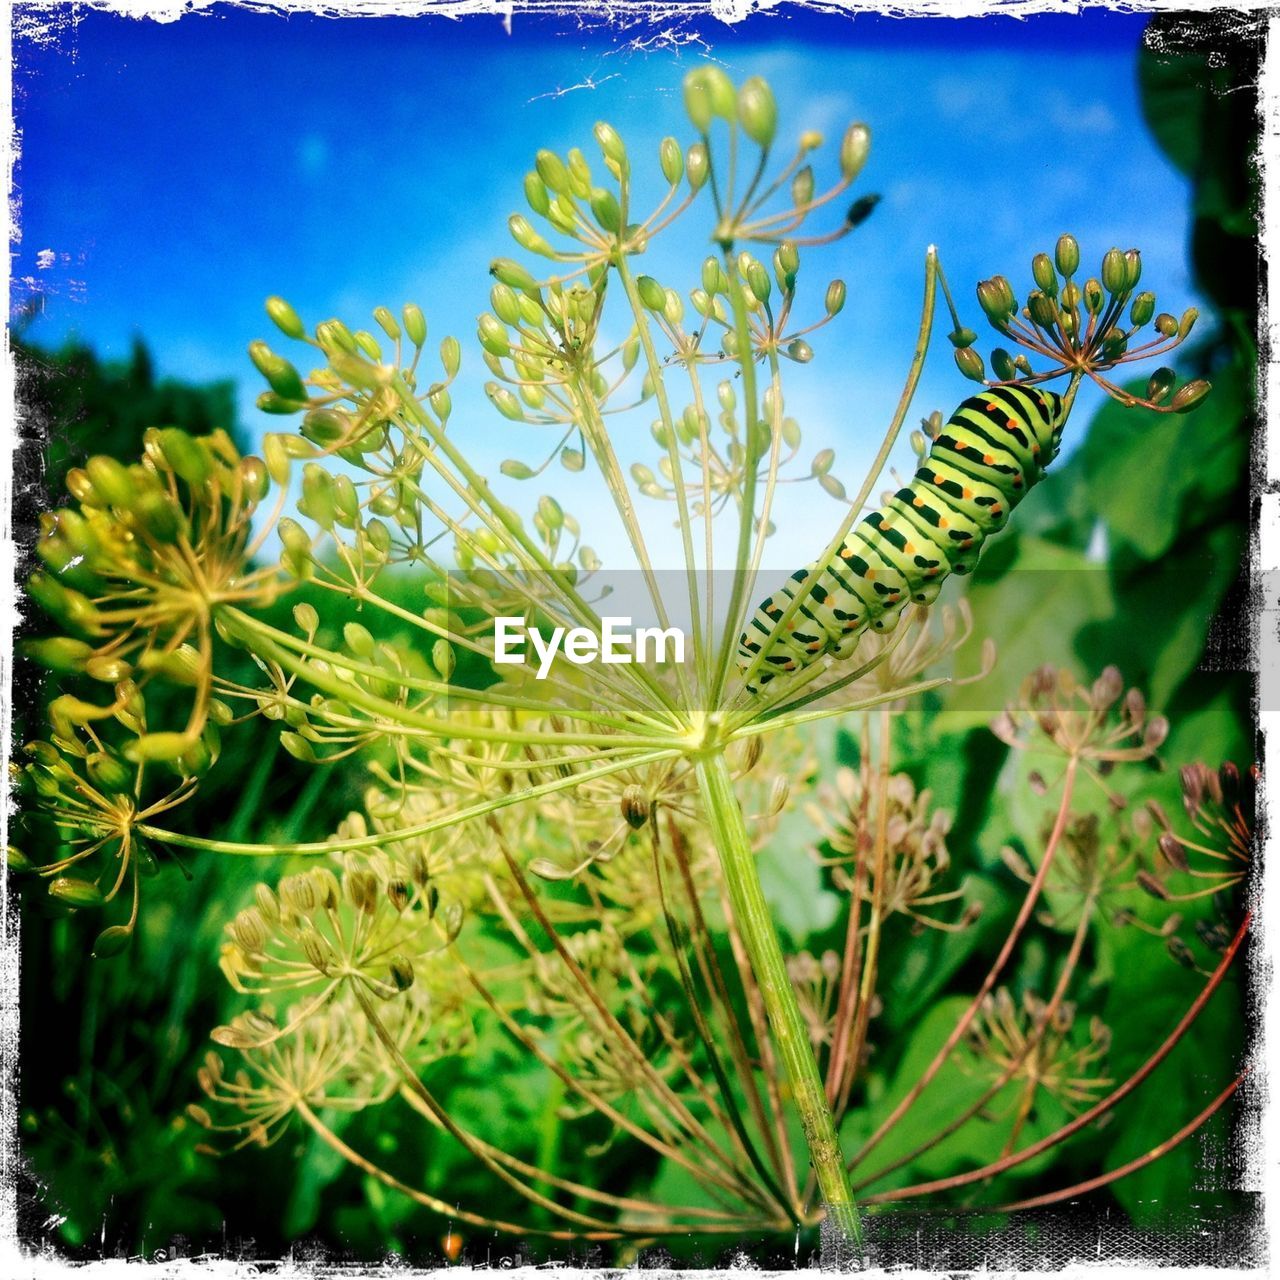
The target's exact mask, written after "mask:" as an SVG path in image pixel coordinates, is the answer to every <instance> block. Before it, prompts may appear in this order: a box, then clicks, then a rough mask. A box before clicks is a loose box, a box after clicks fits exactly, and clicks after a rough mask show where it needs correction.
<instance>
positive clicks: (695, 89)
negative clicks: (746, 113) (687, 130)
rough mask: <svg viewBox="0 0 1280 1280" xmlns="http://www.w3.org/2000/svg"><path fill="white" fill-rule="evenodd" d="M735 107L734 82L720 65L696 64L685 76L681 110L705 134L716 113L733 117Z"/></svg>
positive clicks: (728, 118) (722, 117)
mask: <svg viewBox="0 0 1280 1280" xmlns="http://www.w3.org/2000/svg"><path fill="white" fill-rule="evenodd" d="M736 107H737V98H736V95H735V94H734V92H733V81H732V80H730V79H729V77H728V76H727V75H725V73H724V72H723V71H721V70H720V68H719V67H711V66H703V67H698V68H696V69H695V70H693V71H690V72H689V74H688V75H687V76H685V78H684V109H685V111H686V112H687V113H688V116H689V119H690V120H691V121H692V122H693V127H694V128H695V129H697V130H698V132H699V133H706V132H707V131H708V130H709V129H710V128H711V122H712V120H713V119H715V117H716V116H719V117H720V118H721V119H723V120H732V119H733V118H734V115H735V109H736Z"/></svg>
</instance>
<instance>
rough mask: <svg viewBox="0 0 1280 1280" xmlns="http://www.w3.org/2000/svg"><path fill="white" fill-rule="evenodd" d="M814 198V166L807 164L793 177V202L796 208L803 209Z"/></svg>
mask: <svg viewBox="0 0 1280 1280" xmlns="http://www.w3.org/2000/svg"><path fill="white" fill-rule="evenodd" d="M812 199H813V166H812V165H808V164H807V165H805V166H804V168H803V169H801V170H800V171H799V172H798V173H797V174H796V176H795V177H794V178H792V179H791V204H792V206H793V207H794V208H796V209H803V208H804V207H805V205H807V204H808V203H809V201H810V200H812Z"/></svg>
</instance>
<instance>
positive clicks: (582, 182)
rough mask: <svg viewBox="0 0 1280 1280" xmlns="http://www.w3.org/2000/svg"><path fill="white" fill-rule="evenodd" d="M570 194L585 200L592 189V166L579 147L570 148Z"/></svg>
mask: <svg viewBox="0 0 1280 1280" xmlns="http://www.w3.org/2000/svg"><path fill="white" fill-rule="evenodd" d="M568 159H569V194H570V195H573V196H577V198H578V199H579V200H585V199H586V198H587V194H588V192H589V191H590V190H591V168H590V166H589V165H588V164H587V161H586V158H585V157H584V156H583V154H582V152H581V151H579V150H578V148H577V147H570V148H569V157H568Z"/></svg>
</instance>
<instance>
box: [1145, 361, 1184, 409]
mask: <svg viewBox="0 0 1280 1280" xmlns="http://www.w3.org/2000/svg"><path fill="white" fill-rule="evenodd" d="M1176 381H1178V375H1176V374H1175V372H1174V371H1172V370H1171V369H1164V367H1162V369H1157V370H1156V371H1155V372H1153V374H1152V375H1151V378H1149V379H1147V399H1148V401H1151V403H1152V404H1162V403H1164V402H1165V401H1166V399H1167V398H1169V393H1170V392H1171V390H1172V389H1174V384H1175V383H1176Z"/></svg>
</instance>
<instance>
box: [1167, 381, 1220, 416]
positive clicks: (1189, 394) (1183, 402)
mask: <svg viewBox="0 0 1280 1280" xmlns="http://www.w3.org/2000/svg"><path fill="white" fill-rule="evenodd" d="M1212 390H1213V387H1212V386H1211V385H1210V384H1209V383H1208V382H1206V381H1205V380H1204V379H1203V378H1197V379H1196V380H1195V381H1194V382H1188V383H1187V385H1186V386H1185V387H1182V388H1180V389H1179V391H1178V393H1177V394H1176V395H1175V396H1174V397H1173V399H1172V400H1171V401H1170V402H1169V407H1170V408H1171V409H1172V410H1173V411H1174V413H1190V412H1191V410H1192V409H1194V408H1196V406H1197V405H1199V404H1201V403H1202V402H1203V401H1204V398H1205V397H1206V396H1207V395H1208V394H1209V392H1210V391H1212Z"/></svg>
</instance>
